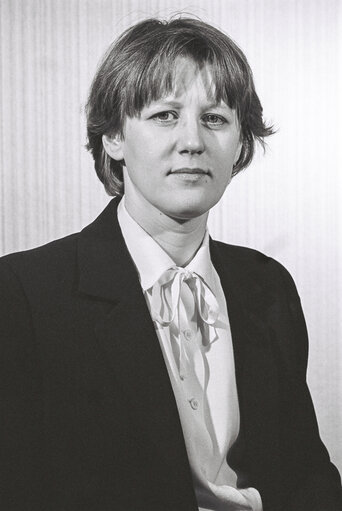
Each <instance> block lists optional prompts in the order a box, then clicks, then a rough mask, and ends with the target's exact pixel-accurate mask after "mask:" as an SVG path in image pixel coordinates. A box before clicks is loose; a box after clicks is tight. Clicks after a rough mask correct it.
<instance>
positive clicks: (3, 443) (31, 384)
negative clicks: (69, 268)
mask: <svg viewBox="0 0 342 511" xmlns="http://www.w3.org/2000/svg"><path fill="white" fill-rule="evenodd" d="M0 332H1V335H0V338H1V341H0V410H1V426H0V427H1V431H0V453H1V454H0V481H1V483H0V484H1V490H0V503H1V508H2V509H6V510H8V511H9V510H11V509H15V510H21V509H23V510H24V509H41V507H40V504H39V503H40V495H41V493H42V491H41V490H42V486H43V476H42V474H43V473H44V467H43V461H42V460H43V456H42V451H43V448H42V445H43V442H44V438H43V435H42V432H41V425H42V403H41V399H40V391H41V388H42V386H41V376H40V372H39V369H38V368H39V364H38V357H37V354H36V350H35V345H34V334H33V327H32V318H31V313H30V310H29V305H28V301H27V299H26V297H25V294H24V291H23V289H22V287H21V285H20V282H19V280H18V279H17V277H16V276H15V274H14V273H13V272H12V270H11V267H10V266H9V265H8V264H7V263H6V262H5V261H4V260H3V259H2V260H0Z"/></svg>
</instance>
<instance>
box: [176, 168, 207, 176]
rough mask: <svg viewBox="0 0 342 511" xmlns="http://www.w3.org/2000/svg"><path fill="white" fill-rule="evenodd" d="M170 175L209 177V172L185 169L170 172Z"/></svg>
mask: <svg viewBox="0 0 342 511" xmlns="http://www.w3.org/2000/svg"><path fill="white" fill-rule="evenodd" d="M169 174H176V175H177V174H178V175H189V176H208V175H210V172H209V170H204V169H201V168H199V167H194V168H191V167H183V168H181V169H175V170H170V172H169Z"/></svg>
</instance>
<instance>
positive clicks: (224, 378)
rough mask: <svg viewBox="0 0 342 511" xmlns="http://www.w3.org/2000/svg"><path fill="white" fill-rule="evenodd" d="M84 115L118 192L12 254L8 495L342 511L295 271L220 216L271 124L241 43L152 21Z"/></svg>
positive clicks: (76, 502) (6, 395)
mask: <svg viewBox="0 0 342 511" xmlns="http://www.w3.org/2000/svg"><path fill="white" fill-rule="evenodd" d="M87 117H88V138H89V143H88V148H89V149H90V150H91V152H92V154H93V157H94V161H95V168H96V171H97V174H98V176H99V177H100V179H101V180H102V182H103V183H104V185H105V188H106V190H107V192H108V193H109V194H111V195H114V196H115V199H113V201H112V202H111V203H110V204H109V206H108V207H107V208H106V209H105V211H104V212H103V213H102V214H101V215H100V217H99V218H98V219H97V220H95V222H93V223H92V224H91V225H90V226H88V227H86V228H85V229H84V230H83V231H82V232H81V233H77V234H74V235H72V236H68V237H67V238H64V239H62V240H58V241H56V242H53V243H51V244H49V245H46V246H44V247H41V248H39V249H35V250H33V251H29V252H25V253H19V254H12V255H10V256H7V257H5V258H3V259H2V260H1V282H2V284H1V300H0V303H1V317H2V322H3V328H2V330H3V332H4V336H3V341H2V345H3V357H2V360H3V361H4V363H3V371H2V372H1V375H2V376H1V377H2V378H3V383H2V385H1V389H2V392H3V399H2V402H3V404H4V407H5V409H4V417H6V422H5V431H4V433H3V434H2V435H1V440H2V442H4V446H5V447H6V449H5V454H4V456H3V464H4V476H3V478H2V481H3V482H4V486H3V487H4V492H3V496H2V502H3V503H4V506H5V508H6V509H25V510H27V509H37V510H38V509H49V510H50V509H51V510H54V509H56V510H57V509H58V510H61V509H63V510H68V511H69V510H70V511H75V510H78V509H79V510H81V509H82V510H94V511H95V510H101V511H102V510H106V509H108V510H109V509H125V510H137V511H138V510H139V511H140V510H149V511H150V510H153V509H155V510H177V511H180V510H184V511H185V510H187V511H188V510H195V509H201V510H216V511H217V510H238V509H239V510H254V511H257V510H261V509H263V510H264V511H267V510H270V511H277V510H279V511H280V510H291V511H296V510H298V511H305V510H308V511H309V510H310V511H313V510H317V511H318V510H319V511H322V510H323V509H327V510H329V511H333V510H338V509H340V508H341V502H342V500H341V483H340V478H339V474H338V472H337V470H336V468H335V467H334V466H333V465H332V464H331V463H330V460H329V456H328V454H327V451H326V449H325V447H324V446H323V444H322V442H321V440H320V438H319V434H318V429H317V423H316V419H315V415H314V411H313V407H312V402H311V399H310V395H309V392H308V389H307V386H306V381H305V370H306V364H307V335H306V328H305V323H304V319H303V316H302V311H301V306H300V302H299V298H298V295H297V292H296V289H295V286H294V284H293V281H292V279H291V277H290V276H289V274H288V273H287V272H286V270H285V269H284V268H283V267H282V266H281V265H279V263H277V262H276V261H274V260H272V259H270V258H268V257H266V256H264V255H262V254H260V253H258V252H256V251H253V250H250V249H245V248H241V247H233V246H230V245H225V244H222V243H219V242H215V241H213V240H211V239H210V237H209V234H208V232H207V228H206V224H207V217H208V212H209V210H210V209H211V208H212V207H213V206H214V205H215V204H216V203H217V202H218V201H219V199H220V198H221V196H222V194H223V192H224V190H225V189H226V187H227V185H228V184H229V181H230V179H231V177H232V176H233V175H234V174H236V173H238V172H239V171H240V170H242V169H243V168H245V167H246V166H247V165H248V164H249V163H250V161H251V160H252V157H253V152H254V146H255V143H256V142H257V141H259V142H261V143H262V144H263V140H264V138H265V137H266V136H268V135H270V134H271V133H272V128H271V127H269V126H266V125H265V123H264V121H263V119H262V108H261V105H260V101H259V99H258V97H257V95H256V92H255V89H254V84H253V79H252V73H251V71H250V68H249V66H248V63H247V61H246V58H245V56H244V55H243V53H242V52H241V50H240V49H239V48H238V47H237V46H236V45H235V44H234V43H233V42H232V41H231V40H230V39H229V38H228V37H227V36H226V35H224V34H223V33H221V32H220V31H218V30H217V29H215V28H213V27H211V26H210V25H207V24H205V23H203V22H201V21H198V20H194V19H173V20H171V21H170V22H161V21H159V20H155V19H152V20H145V21H143V22H141V23H139V24H137V25H135V26H133V27H131V28H130V29H128V30H127V31H126V32H125V33H124V34H123V35H122V36H121V37H120V38H119V39H118V40H117V41H116V42H115V43H114V44H113V45H112V46H111V47H110V48H109V50H108V52H107V53H106V55H105V57H104V59H103V61H102V63H101V65H100V67H99V69H98V71H97V74H96V76H95V79H94V81H93V84H92V87H91V91H90V96H89V101H88V105H87ZM122 196H123V198H122V199H121V200H120V198H121V197H122ZM6 506H7V507H6Z"/></svg>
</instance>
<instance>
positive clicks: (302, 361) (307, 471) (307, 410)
mask: <svg viewBox="0 0 342 511" xmlns="http://www.w3.org/2000/svg"><path fill="white" fill-rule="evenodd" d="M279 268H280V271H281V278H282V282H283V286H284V288H285V290H286V294H287V303H288V309H289V312H290V317H291V318H292V327H293V331H294V343H293V347H294V350H295V353H294V354H292V357H291V358H292V360H295V361H296V364H295V367H294V368H292V369H294V370H293V373H292V377H293V379H292V381H293V382H294V383H293V385H292V386H291V388H292V392H293V393H292V394H291V395H290V396H289V399H288V406H287V409H286V420H287V421H288V429H290V428H291V429H290V430H292V432H293V434H292V435H289V437H288V438H287V439H286V441H287V442H288V443H287V445H286V443H285V448H286V449H288V450H289V451H292V456H293V459H294V460H295V463H292V469H293V471H294V473H295V478H296V481H297V484H296V485H295V486H294V487H292V491H290V493H289V495H288V504H287V506H286V507H285V508H284V511H341V510H342V489H341V479H340V475H339V473H338V471H337V469H336V467H335V466H334V465H333V464H332V463H331V462H330V459H329V455H328V452H327V449H326V448H325V446H324V444H323V442H322V441H321V439H320V435H319V429H318V424H317V419H316V415H315V411H314V406H313V403H312V399H311V396H310V392H309V389H308V386H307V382H306V372H307V362H308V336H307V329H306V324H305V319H304V315H303V311H302V307H301V303H300V298H299V296H298V293H297V290H296V286H295V284H294V282H293V279H292V277H291V276H290V274H289V273H288V272H287V270H285V269H284V268H283V267H282V266H279ZM293 355H294V356H293ZM289 403H291V404H289ZM284 416H285V415H284ZM284 436H285V437H286V433H285V435H284ZM290 444H291V445H290Z"/></svg>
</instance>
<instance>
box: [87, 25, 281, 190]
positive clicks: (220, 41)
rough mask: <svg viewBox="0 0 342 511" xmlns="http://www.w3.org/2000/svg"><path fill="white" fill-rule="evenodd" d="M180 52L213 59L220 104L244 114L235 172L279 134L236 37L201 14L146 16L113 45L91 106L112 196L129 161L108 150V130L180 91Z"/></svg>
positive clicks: (101, 173)
mask: <svg viewBox="0 0 342 511" xmlns="http://www.w3.org/2000/svg"><path fill="white" fill-rule="evenodd" d="M179 57H186V58H190V59H192V60H193V61H194V63H195V64H196V65H198V66H199V68H200V69H201V68H202V67H203V66H205V65H206V64H209V65H210V71H211V76H212V79H213V83H214V86H215V87H214V90H215V96H216V100H217V102H220V101H221V100H223V101H224V102H226V103H227V104H228V105H229V107H230V108H232V109H235V110H236V112H237V118H238V121H239V124H240V138H241V144H242V148H241V153H240V157H239V159H238V160H237V162H236V163H235V165H234V167H233V175H236V174H237V173H238V172H240V171H241V170H242V169H244V168H245V167H247V166H248V165H249V164H250V162H251V161H252V158H253V154H254V151H255V142H256V141H258V142H259V143H260V144H261V145H262V147H263V148H264V147H265V142H264V138H265V137H267V136H269V135H271V134H272V133H273V127H272V126H267V125H266V124H265V122H264V120H263V115H262V112H263V110H262V106H261V103H260V100H259V98H258V96H257V94H256V91H255V87H254V82H253V74H252V71H251V68H250V66H249V64H248V62H247V59H246V57H245V55H244V54H243V52H242V51H241V49H240V48H239V47H238V46H237V45H236V43H235V42H234V41H232V39H230V38H229V37H228V36H227V35H226V34H224V33H223V32H221V31H220V30H218V29H217V28H215V27H213V26H211V25H209V24H207V23H205V22H203V21H201V20H199V19H193V18H181V17H178V18H172V19H171V20H169V21H163V20H159V19H155V18H152V19H146V20H144V21H141V22H139V23H137V24H135V25H133V26H132V27H130V28H128V29H127V30H126V31H125V32H123V34H122V35H121V36H120V37H119V38H118V39H117V40H116V41H114V43H112V45H111V46H110V47H109V49H108V50H107V52H106V53H105V55H104V57H103V59H102V61H101V63H100V65H99V67H98V70H97V72H96V74H95V77H94V80H93V82H92V85H91V88H90V93H89V98H88V102H87V105H86V115H87V134H88V143H87V149H88V150H89V151H91V153H92V155H93V158H94V162H95V169H96V172H97V175H98V177H99V178H100V180H101V181H102V183H103V184H104V186H105V189H106V191H107V193H108V194H109V195H122V194H123V189H124V187H123V172H122V165H123V164H124V162H123V161H120V162H118V161H115V160H114V159H112V158H111V157H110V156H109V155H108V154H107V153H106V151H105V149H104V147H103V144H102V136H103V135H110V136H115V135H117V134H119V135H120V136H122V137H124V124H125V118H126V116H128V117H135V116H139V114H140V112H141V110H142V109H143V107H144V106H146V105H148V104H149V103H150V102H151V101H155V100H159V99H160V98H161V97H163V96H165V95H168V94H169V93H171V92H172V91H173V86H174V81H175V77H174V69H175V63H176V60H177V59H178V58H179Z"/></svg>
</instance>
